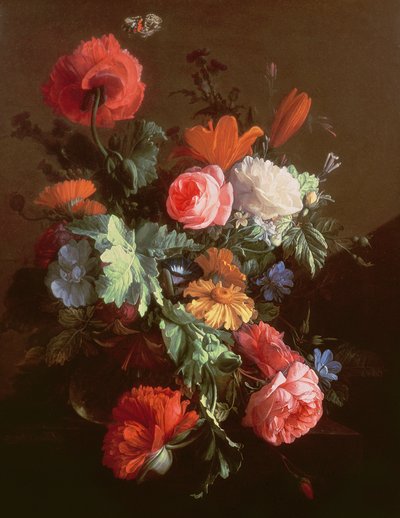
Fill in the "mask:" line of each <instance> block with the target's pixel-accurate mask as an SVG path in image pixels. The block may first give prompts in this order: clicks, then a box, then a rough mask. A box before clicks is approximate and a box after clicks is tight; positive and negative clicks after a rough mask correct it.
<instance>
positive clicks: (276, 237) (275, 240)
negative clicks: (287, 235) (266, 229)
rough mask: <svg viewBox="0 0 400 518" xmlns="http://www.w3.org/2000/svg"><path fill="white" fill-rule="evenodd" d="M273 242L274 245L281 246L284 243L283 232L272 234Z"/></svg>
mask: <svg viewBox="0 0 400 518" xmlns="http://www.w3.org/2000/svg"><path fill="white" fill-rule="evenodd" d="M271 244H272V245H273V246H281V244H282V235H281V234H275V235H274V236H271Z"/></svg>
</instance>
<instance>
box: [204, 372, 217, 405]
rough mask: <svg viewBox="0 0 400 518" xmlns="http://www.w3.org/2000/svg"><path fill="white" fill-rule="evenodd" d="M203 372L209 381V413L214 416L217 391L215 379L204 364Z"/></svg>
mask: <svg viewBox="0 0 400 518" xmlns="http://www.w3.org/2000/svg"><path fill="white" fill-rule="evenodd" d="M204 367H205V370H206V372H207V374H208V377H209V379H210V381H211V388H212V399H213V400H212V404H211V408H210V411H211V413H212V414H213V415H214V412H215V408H216V406H217V399H218V389H217V384H216V382H215V378H214V375H213V373H212V372H211V369H210V367H209V366H208V365H207V364H206V365H205V366H204Z"/></svg>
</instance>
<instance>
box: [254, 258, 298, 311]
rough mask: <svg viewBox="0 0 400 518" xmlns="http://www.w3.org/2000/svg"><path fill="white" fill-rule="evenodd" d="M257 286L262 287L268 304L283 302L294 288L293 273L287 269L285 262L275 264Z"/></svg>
mask: <svg viewBox="0 0 400 518" xmlns="http://www.w3.org/2000/svg"><path fill="white" fill-rule="evenodd" d="M255 282H256V284H257V286H262V291H263V295H264V299H265V300H266V301H268V302H270V301H276V302H282V300H283V297H284V296H285V295H289V294H290V292H291V289H290V288H293V286H294V283H293V272H292V270H289V269H288V268H286V267H285V263H284V262H283V261H279V263H275V264H274V265H273V266H271V268H269V269H268V270H267V272H266V273H265V274H264V275H263V276H262V277H260V278H258V279H257V280H256V281H255Z"/></svg>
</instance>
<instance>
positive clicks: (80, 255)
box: [45, 239, 98, 308]
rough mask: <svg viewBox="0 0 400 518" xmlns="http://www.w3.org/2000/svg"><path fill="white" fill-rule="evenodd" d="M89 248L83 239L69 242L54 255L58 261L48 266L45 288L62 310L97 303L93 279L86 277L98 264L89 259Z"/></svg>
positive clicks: (90, 249) (95, 260)
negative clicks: (61, 303) (46, 287)
mask: <svg viewBox="0 0 400 518" xmlns="http://www.w3.org/2000/svg"><path fill="white" fill-rule="evenodd" d="M91 253H92V248H91V246H90V245H89V243H88V241H87V240H86V239H82V240H81V241H78V242H76V241H75V240H73V239H72V240H71V241H69V242H68V243H67V244H66V245H64V246H62V247H61V248H60V250H59V252H58V261H55V262H53V263H51V264H50V266H49V269H48V273H47V276H46V279H45V284H46V286H48V288H50V290H51V292H52V293H53V295H54V296H55V297H56V298H58V299H61V300H62V301H63V303H64V305H65V306H67V307H70V306H72V307H75V308H78V307H80V306H87V305H90V304H94V303H95V302H96V300H97V294H96V290H95V288H94V278H93V277H92V276H90V275H88V274H90V273H91V271H92V270H93V269H94V268H95V267H96V266H97V264H98V260H97V259H96V258H95V257H90V255H91Z"/></svg>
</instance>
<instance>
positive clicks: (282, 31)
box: [0, 0, 400, 517]
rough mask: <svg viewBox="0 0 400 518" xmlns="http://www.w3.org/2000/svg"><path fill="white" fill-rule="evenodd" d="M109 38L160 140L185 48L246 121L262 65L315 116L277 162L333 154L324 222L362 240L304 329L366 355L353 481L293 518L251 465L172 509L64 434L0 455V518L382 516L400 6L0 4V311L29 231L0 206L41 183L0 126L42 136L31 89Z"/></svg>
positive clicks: (7, 352) (390, 457)
mask: <svg viewBox="0 0 400 518" xmlns="http://www.w3.org/2000/svg"><path fill="white" fill-rule="evenodd" d="M148 12H154V13H156V14H158V15H160V16H161V17H162V18H163V20H164V22H163V29H162V30H161V32H159V33H157V34H155V35H154V36H153V37H151V38H149V39H148V40H142V39H139V38H133V39H128V38H127V36H126V35H125V34H124V33H123V32H122V31H121V29H120V26H121V22H122V20H123V19H124V18H125V17H126V16H129V15H136V14H142V15H144V14H146V13H148ZM109 32H112V33H114V34H115V36H116V37H117V39H119V40H120V42H121V44H122V46H123V47H126V48H127V49H129V51H130V52H131V53H133V54H134V55H136V56H137V57H138V58H139V60H140V61H141V63H142V64H143V80H144V82H145V83H146V84H147V90H146V95H145V100H144V102H143V105H142V108H141V110H140V112H139V115H140V116H142V117H144V118H151V119H153V120H155V121H156V122H157V123H159V124H160V125H161V126H163V127H164V128H168V127H171V126H175V125H180V126H182V127H185V126H190V125H192V124H193V123H192V121H191V119H190V117H191V114H192V112H193V107H190V106H189V105H188V104H187V103H186V101H185V100H184V99H183V98H180V97H172V98H170V97H168V94H169V92H171V91H172V90H176V89H178V88H184V87H189V86H190V76H189V73H190V70H191V69H190V67H189V66H188V65H187V64H186V62H185V55H186V54H187V53H188V52H189V51H191V50H193V49H195V48H199V47H209V48H210V49H211V50H212V53H213V55H214V56H215V57H216V58H217V59H219V60H221V61H222V62H224V63H225V64H226V65H227V66H228V72H229V73H227V74H225V75H226V79H225V80H224V81H223V85H222V86H223V87H229V86H231V85H235V86H238V87H239V88H240V89H241V96H242V101H243V103H244V104H252V105H255V106H256V108H257V114H258V119H259V121H260V122H261V123H262V122H263V121H264V120H265V118H266V116H267V104H266V89H265V82H264V73H265V66H266V63H267V62H268V61H274V62H275V63H277V65H278V79H279V81H278V87H279V89H280V92H281V94H282V95H283V94H285V93H286V92H287V91H288V90H289V89H291V88H292V87H294V86H296V87H298V88H299V89H301V90H305V91H307V92H308V93H309V95H310V96H311V97H312V99H313V112H314V114H325V115H329V116H330V118H331V120H332V121H333V123H334V128H335V131H336V133H337V138H336V139H334V138H332V137H331V136H330V135H329V134H327V133H324V132H322V131H314V132H313V134H312V135H310V134H309V133H307V131H306V130H303V131H302V132H301V133H300V134H299V135H298V136H296V137H295V138H294V139H293V141H292V142H291V143H290V144H289V146H288V149H289V150H290V151H291V152H292V153H298V154H299V159H298V160H297V161H296V165H298V166H299V169H301V170H309V171H310V172H315V171H317V170H318V169H319V168H320V167H321V164H322V163H323V161H324V159H325V156H326V154H327V152H328V151H334V152H336V153H337V154H339V155H340V157H341V159H342V163H343V165H342V167H341V168H340V169H339V170H338V171H337V172H335V173H334V174H333V175H332V177H331V178H330V179H329V182H328V183H327V184H326V189H327V191H328V192H329V193H330V194H332V196H333V197H334V198H335V199H336V203H335V204H334V205H332V206H331V207H329V213H330V214H331V215H333V216H335V217H338V218H339V219H340V220H341V221H342V223H343V224H344V225H345V227H346V235H353V234H359V235H360V234H367V233H373V234H374V238H373V240H372V242H373V245H374V248H373V250H372V252H371V257H370V259H371V260H372V262H374V264H375V266H374V267H373V268H369V269H366V270H364V269H360V268H358V267H356V266H355V265H354V264H353V263H352V262H351V261H350V260H348V259H347V258H341V257H338V258H337V259H336V261H337V267H338V268H339V270H340V272H341V275H340V277H339V278H338V280H337V284H336V286H335V290H334V297H333V299H332V300H331V302H329V303H326V302H325V303H321V305H320V306H319V309H320V311H317V314H318V320H319V322H318V324H319V325H320V329H321V334H322V332H324V333H325V334H328V333H330V334H333V335H335V336H339V337H341V338H343V339H347V340H349V341H352V342H353V343H355V344H357V345H360V346H363V347H365V348H369V349H371V350H374V351H376V352H378V353H379V355H380V356H381V358H382V360H383V362H384V364H385V375H384V377H383V378H382V379H374V380H358V381H357V382H355V384H354V387H352V393H351V399H350V402H349V404H348V405H347V407H346V408H344V409H343V410H342V411H341V412H340V413H339V414H338V416H337V419H338V420H339V421H340V422H343V423H345V424H346V425H348V426H350V427H351V428H353V429H355V430H357V431H359V432H360V433H361V434H362V436H363V444H364V461H363V464H362V466H361V469H358V471H356V472H355V471H354V470H353V469H352V466H349V469H348V470H345V469H344V468H343V467H341V470H342V471H341V476H335V479H334V480H333V479H332V485H331V487H325V488H324V490H323V491H322V493H323V496H322V497H321V498H320V499H319V500H318V499H317V501H316V502H315V503H313V504H312V505H311V506H308V507H305V505H306V503H305V502H304V501H303V500H301V499H299V498H298V496H293V495H295V493H293V492H292V491H289V489H287V490H286V486H285V485H283V486H282V485H278V484H277V482H276V481H274V479H273V478H272V479H271V477H269V478H268V470H267V471H266V472H265V473H264V471H263V466H262V465H260V464H258V465H257V470H258V471H257V470H255V471H257V473H255V472H254V470H251V469H250V468H248V469H247V471H246V470H245V471H244V475H241V478H238V479H235V480H236V481H233V482H225V483H223V484H220V485H218V488H216V490H215V493H217V492H218V494H219V496H218V497H217V496H214V497H213V496H212V497H211V498H210V499H209V500H208V503H207V502H205V503H204V502H202V503H196V505H195V504H194V503H191V502H189V501H186V500H184V501H182V500H180V501H176V504H175V503H174V502H173V500H174V499H176V498H177V497H176V495H175V496H174V494H173V492H171V493H168V492H166V491H165V490H163V489H160V490H157V493H156V492H154V491H153V489H148V490H146V491H144V492H141V493H138V492H137V491H136V489H132V490H131V491H132V492H128V491H127V489H126V486H121V485H120V484H119V483H116V482H113V481H112V480H111V476H109V477H107V475H105V474H104V473H103V471H102V468H99V466H98V464H99V458H97V456H96V455H97V453H96V452H97V451H98V450H97V447H98V445H99V444H100V442H99V439H94V440H93V441H91V440H90V439H87V441H86V442H85V441H83V440H82V441H80V439H79V437H78V439H77V440H76V444H74V442H73V441H72V443H71V446H65V444H64V445H62V446H60V445H59V447H53V446H50V445H46V442H44V443H41V445H40V446H38V447H37V448H35V449H34V450H32V448H31V447H29V446H25V447H24V446H21V445H19V446H15V447H14V448H11V449H7V451H6V453H7V454H6V455H5V457H4V459H5V466H6V469H5V470H3V472H2V475H3V476H4V479H5V484H3V486H2V488H3V489H4V490H5V493H7V495H6V496H7V498H6V500H3V501H4V502H6V503H7V505H11V504H12V506H13V507H10V509H12V510H13V511H12V512H11V513H10V514H6V516H18V517H19V516H22V515H23V514H22V513H23V512H24V513H25V512H28V513H29V512H30V514H31V516H51V515H53V514H57V515H62V516H64V515H65V516H70V515H71V514H74V515H75V516H111V515H113V516H117V517H119V516H121V517H125V516H134V514H135V509H136V510H138V511H139V509H140V512H144V513H145V514H146V515H150V516H151V515H152V511H151V510H154V511H156V510H163V512H164V515H167V516H170V515H171V516H172V515H173V514H172V513H174V516H183V514H184V511H185V512H190V513H191V514H192V515H193V514H195V515H197V514H204V513H208V514H212V509H214V510H215V509H218V510H219V512H220V515H221V516H234V515H235V516H236V515H238V516H251V517H252V516H268V515H269V514H275V516H300V515H303V513H304V516H312V515H315V516H336V515H340V516H361V515H364V516H377V515H378V514H379V515H380V516H387V517H391V516H396V515H398V513H399V506H398V505H396V503H395V500H396V496H397V493H396V492H398V489H397V485H396V481H397V480H398V478H399V476H398V468H397V466H396V465H395V457H396V453H397V442H398V437H399V427H398V409H399V405H398V393H399V389H398V381H397V379H398V376H397V370H398V365H399V355H398V349H399V347H400V344H399V339H398V336H399V332H398V307H399V306H398V290H397V288H398V286H399V281H400V279H399V259H400V239H399V228H400V227H399V220H398V214H399V194H400V181H399V174H400V167H399V160H398V154H399V135H400V132H399V129H400V119H399V108H400V96H399V83H400V75H399V72H400V70H399V68H400V67H399V52H400V2H399V1H392V0H381V1H379V2H378V1H376V0H312V1H311V0H264V1H262V0H248V1H241V0H238V1H237V0H229V1H223V0H221V1H218V0H214V1H211V0H197V1H194V0H186V1H183V0H181V1H179V0H168V1H167V0H164V1H143V0H141V1H136V2H133V1H132V0H129V1H125V0H115V1H112V2H111V1H109V0H97V1H83V0H81V1H71V0H70V1H66V0H64V1H58V0H31V1H29V0H9V1H1V2H0V43H1V47H0V48H1V50H0V52H1V54H2V56H1V65H0V66H1V72H2V74H1V82H0V92H1V97H2V110H1V118H0V149H1V171H0V175H1V179H0V181H1V196H2V200H1V201H2V203H1V205H0V229H1V237H2V242H1V252H0V261H1V268H0V295H1V300H2V299H3V297H4V294H5V291H6V289H7V287H8V286H9V284H10V279H11V276H12V274H13V273H14V271H16V270H17V269H18V268H20V267H22V266H29V265H31V264H32V258H33V253H32V246H33V243H34V240H35V239H36V236H37V235H38V234H39V232H40V230H41V228H42V227H41V225H40V223H33V222H32V223H30V222H29V223H28V222H26V221H24V220H22V219H21V218H19V217H18V216H17V215H16V214H15V213H13V212H12V211H11V210H10V209H9V208H8V200H9V197H10V194H11V193H12V192H19V193H21V194H23V195H24V196H25V197H26V198H27V199H28V200H32V199H33V198H34V197H35V196H36V194H37V193H38V192H39V191H40V190H41V188H42V187H43V186H44V185H45V179H44V177H43V175H42V173H41V172H40V171H38V170H37V165H38V163H39V162H40V160H41V159H42V158H43V151H42V149H41V148H40V147H39V146H38V145H36V144H35V143H32V142H29V141H23V142H21V141H19V140H16V139H12V138H11V137H9V134H10V131H11V128H10V118H11V117H12V116H13V115H15V114H16V113H19V112H21V111H24V110H27V111H29V112H31V114H32V119H33V120H34V121H36V122H38V123H39V124H40V125H41V126H42V127H46V125H50V123H51V120H52V114H51V112H50V109H48V108H47V107H46V106H45V105H44V104H43V103H42V101H41V95H40V85H41V84H42V83H43V82H44V81H45V80H46V79H47V76H48V74H49V72H50V70H51V68H52V66H53V64H54V63H55V61H56V60H57V58H58V57H59V56H60V55H62V54H66V53H70V52H71V51H72V50H73V49H74V48H75V47H76V46H77V45H78V43H79V41H80V40H82V39H83V40H86V39H89V38H90V37H91V36H92V35H93V36H96V37H99V36H101V35H102V34H104V33H109ZM23 346H24V336H22V335H17V334H16V333H13V332H11V331H8V332H7V333H4V334H3V335H2V341H1V344H0V376H1V386H0V391H1V394H2V395H3V397H5V396H7V395H9V394H11V392H12V385H11V379H12V376H13V374H14V372H15V365H16V363H17V362H18V361H19V360H20V359H21V358H22V356H23ZM21 419H22V417H21ZM22 422H23V419H22ZM96 440H97V441H98V443H96ZM79 444H80V448H81V449H79ZM304 444H305V445H306V443H304ZM90 445H91V446H92V448H93V450H92V451H91V450H90ZM86 446H88V448H87V449H86ZM68 448H69V449H68ZM333 448H338V447H337V446H333ZM88 452H89V453H88ZM311 453H312V452H311ZM340 455H341V446H339V448H338V452H337V457H340ZM343 455H346V453H345V449H344V450H343ZM267 458H268V457H266V459H267ZM4 459H3V460H4ZM266 463H267V460H266ZM349 463H350V461H349ZM264 476H265V477H266V478H265V480H264V483H263V482H262V480H261V479H262V478H263V477H264ZM267 481H268V483H267ZM282 487H283V489H282ZM279 488H280V489H279ZM158 491H159V492H158ZM285 491H287V492H285ZM215 493H214V495H215ZM143 495H144V496H143ZM145 503H146V505H148V506H149V507H146V508H145V507H144V506H145ZM211 504H212V505H213V506H214V507H212V506H211ZM0 505H1V504H0ZM4 505H6V504H4ZM135 506H136V507H135ZM149 509H150V510H149ZM160 512H161V511H160ZM169 513H171V514H169ZM24 516H25V514H24Z"/></svg>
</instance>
